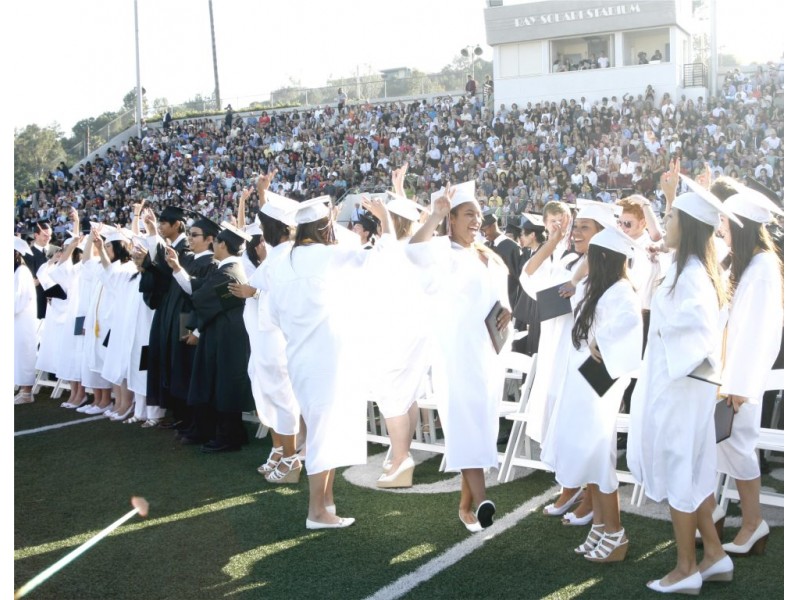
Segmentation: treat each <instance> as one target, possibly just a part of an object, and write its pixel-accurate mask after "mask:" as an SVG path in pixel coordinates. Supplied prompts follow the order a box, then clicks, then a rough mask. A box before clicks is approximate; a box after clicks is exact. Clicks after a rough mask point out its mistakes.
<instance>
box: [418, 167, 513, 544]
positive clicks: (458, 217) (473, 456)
mask: <svg viewBox="0 0 800 600" xmlns="http://www.w3.org/2000/svg"><path fill="white" fill-rule="evenodd" d="M431 198H432V199H433V200H434V207H433V214H432V215H431V216H430V217H428V219H427V220H426V221H425V224H424V225H423V226H422V227H421V228H420V230H419V231H418V232H417V233H416V234H415V235H414V237H413V238H411V242H410V244H409V246H408V248H407V252H408V256H409V259H410V260H411V261H412V262H413V263H414V264H416V265H417V266H418V267H420V268H421V269H422V270H423V272H424V275H425V278H426V281H427V284H428V285H427V291H428V293H430V294H433V295H434V296H435V301H436V306H437V307H438V310H437V312H436V318H435V323H436V335H435V336H434V337H435V340H434V343H435V344H436V345H438V347H439V352H438V356H440V357H441V361H442V362H441V363H440V365H441V368H438V367H439V365H437V364H436V363H434V370H433V374H434V389H435V390H436V395H437V398H439V405H438V409H439V414H440V415H441V419H442V428H443V430H444V437H445V463H446V465H447V466H446V468H447V470H448V471H460V472H461V475H462V483H461V501H460V504H459V514H458V516H459V519H460V520H461V522H462V523H463V524H464V526H465V527H466V528H467V530H468V531H470V532H478V531H481V530H482V529H483V528H485V527H488V526H489V525H491V524H492V522H493V516H494V513H495V505H494V503H493V502H492V501H491V500H487V499H486V482H485V479H484V469H489V468H492V467H496V466H497V462H498V460H497V432H498V414H497V407H498V400H499V398H500V395H501V391H502V385H503V374H504V370H503V365H502V363H501V362H500V361H499V360H498V355H497V353H496V352H495V351H494V349H493V347H492V342H491V339H490V336H489V333H488V332H487V325H486V323H485V319H486V318H487V315H488V314H490V312H492V310H493V309H494V307H495V306H496V305H497V304H498V303H499V304H500V305H501V306H502V307H503V308H502V310H501V311H500V314H499V315H498V317H497V319H496V323H494V324H493V325H494V326H496V328H497V329H499V330H501V331H502V330H504V329H505V328H506V327H508V325H509V322H510V320H511V312H510V311H509V310H508V308H507V307H508V297H507V295H508V287H507V281H508V270H507V269H506V267H505V264H504V263H503V262H502V261H501V260H500V259H499V257H497V256H496V255H495V254H494V253H493V252H491V251H490V250H489V249H488V248H486V247H484V246H483V245H478V244H475V237H476V236H477V234H478V231H479V230H480V225H481V210H480V206H479V204H478V202H477V200H475V182H474V181H469V182H467V183H462V184H459V185H457V186H454V187H450V186H449V185H448V187H447V189H446V190H445V191H444V192H438V193H434V194H432V196H431ZM448 217H449V220H450V223H449V224H450V236H449V237H439V238H436V239H433V234H434V231H435V230H436V228H437V227H438V226H439V224H440V223H442V222H443V221H444V220H445V219H446V218H448ZM466 299H469V301H468V302H466V301H465V300H466ZM475 507H476V508H477V514H476V513H474V512H473V508H475Z"/></svg>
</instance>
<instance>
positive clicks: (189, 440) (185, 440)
mask: <svg viewBox="0 0 800 600" xmlns="http://www.w3.org/2000/svg"><path fill="white" fill-rule="evenodd" d="M180 442H181V445H182V446H197V445H199V444H207V443H208V438H199V437H195V436H193V435H184V436H181V438H180Z"/></svg>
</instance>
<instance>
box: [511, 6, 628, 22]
mask: <svg viewBox="0 0 800 600" xmlns="http://www.w3.org/2000/svg"><path fill="white" fill-rule="evenodd" d="M641 12H642V8H641V6H639V3H638V2H632V3H629V4H612V5H609V6H604V7H597V8H584V9H579V10H568V11H563V12H553V13H546V14H542V15H529V16H521V17H516V18H515V19H514V27H526V26H530V25H552V24H554V23H569V22H573V21H582V20H584V19H597V18H600V17H619V16H624V15H632V14H636V13H641Z"/></svg>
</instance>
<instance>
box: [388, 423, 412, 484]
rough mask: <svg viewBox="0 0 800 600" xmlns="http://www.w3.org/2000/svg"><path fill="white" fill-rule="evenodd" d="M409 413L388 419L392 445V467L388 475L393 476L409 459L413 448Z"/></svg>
mask: <svg viewBox="0 0 800 600" xmlns="http://www.w3.org/2000/svg"><path fill="white" fill-rule="evenodd" d="M410 425H411V424H410V420H409V418H408V413H406V414H403V415H399V416H397V417H389V418H388V419H386V428H387V429H388V430H389V441H390V442H391V444H392V467H391V469H389V470H388V471H387V472H386V474H387V475H392V474H394V473H395V472H396V471H397V469H398V468H399V467H400V465H401V464H402V462H403V461H404V460H405V459H407V458H408V452H409V450H410V448H411V438H410V437H409V435H408V429H409V427H410Z"/></svg>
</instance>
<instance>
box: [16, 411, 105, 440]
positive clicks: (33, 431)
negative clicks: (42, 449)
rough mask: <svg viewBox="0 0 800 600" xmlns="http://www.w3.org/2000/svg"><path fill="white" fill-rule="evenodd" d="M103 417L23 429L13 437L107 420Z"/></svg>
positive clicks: (98, 416)
mask: <svg viewBox="0 0 800 600" xmlns="http://www.w3.org/2000/svg"><path fill="white" fill-rule="evenodd" d="M107 418H108V417H104V416H103V415H97V416H96V417H86V418H85V419H78V420H76V421H66V422H64V423H56V424H55V425H46V426H45V427H37V428H36V429H23V430H22V431H15V432H14V437H17V436H18V435H31V434H32V433H42V432H43V431H50V430H51V429H61V428H62V427H69V426H70V425H80V424H81V423H89V422H90V421H99V420H101V419H107Z"/></svg>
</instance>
